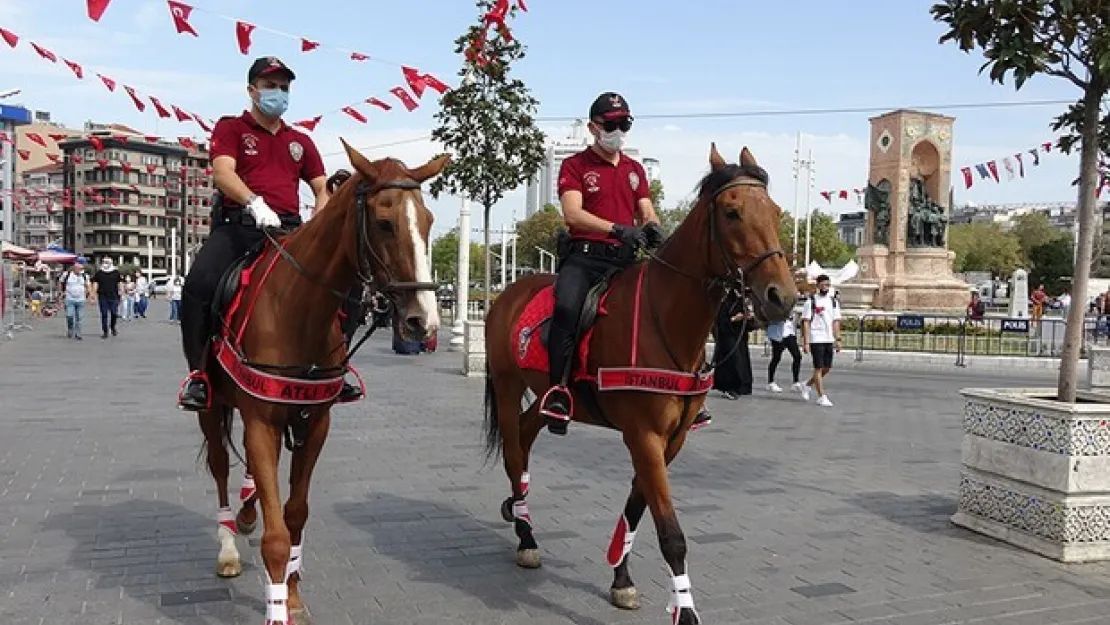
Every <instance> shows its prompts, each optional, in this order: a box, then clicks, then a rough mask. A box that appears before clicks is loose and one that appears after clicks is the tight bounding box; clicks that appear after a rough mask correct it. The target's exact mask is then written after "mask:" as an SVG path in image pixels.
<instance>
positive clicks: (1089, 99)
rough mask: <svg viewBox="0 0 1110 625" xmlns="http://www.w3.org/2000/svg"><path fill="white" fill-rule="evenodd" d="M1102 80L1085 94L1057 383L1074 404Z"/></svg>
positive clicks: (1091, 227) (1088, 262)
mask: <svg viewBox="0 0 1110 625" xmlns="http://www.w3.org/2000/svg"><path fill="white" fill-rule="evenodd" d="M1103 91H1105V89H1103V88H1102V84H1101V80H1099V79H1097V78H1092V80H1091V83H1090V84H1089V85H1088V87H1087V93H1086V95H1084V98H1083V100H1084V110H1083V127H1082V129H1081V131H1080V135H1081V137H1082V141H1083V144H1082V146H1081V152H1080V157H1079V206H1078V208H1077V211H1076V212H1077V213H1078V214H1077V216H1076V218H1077V219H1079V241H1078V248H1077V249H1076V254H1075V276H1074V277H1073V279H1072V287H1071V301H1072V305H1071V308H1070V310H1069V311H1068V320H1067V324H1068V325H1067V329H1066V330H1065V332H1064V351H1063V352H1062V353H1061V354H1060V379H1059V381H1058V382H1057V389H1056V393H1057V399H1058V400H1059V401H1063V402H1068V403H1074V402H1075V396H1076V390H1077V388H1076V387H1077V382H1078V380H1077V378H1078V375H1079V353H1080V350H1081V349H1082V347H1083V335H1084V332H1083V324H1084V319H1085V316H1086V313H1087V282H1088V280H1089V278H1090V277H1091V253H1092V250H1093V248H1094V234H1095V232H1094V231H1095V208H1096V206H1097V198H1096V197H1095V187H1096V186H1097V184H1098V179H1099V173H1098V155H1099V127H1098V126H1099V112H1100V111H1101V106H1100V105H1101V103H1102V94H1103Z"/></svg>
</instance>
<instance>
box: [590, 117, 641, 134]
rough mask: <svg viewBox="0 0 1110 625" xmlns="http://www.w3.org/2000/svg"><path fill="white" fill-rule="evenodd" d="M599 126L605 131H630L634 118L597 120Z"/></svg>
mask: <svg viewBox="0 0 1110 625" xmlns="http://www.w3.org/2000/svg"><path fill="white" fill-rule="evenodd" d="M594 124H596V125H597V126H598V127H599V128H601V129H602V130H604V131H605V132H613V131H614V130H617V129H620V131H621V132H628V131H629V130H631V129H632V118H631V117H625V118H624V119H607V120H605V121H595V122H594Z"/></svg>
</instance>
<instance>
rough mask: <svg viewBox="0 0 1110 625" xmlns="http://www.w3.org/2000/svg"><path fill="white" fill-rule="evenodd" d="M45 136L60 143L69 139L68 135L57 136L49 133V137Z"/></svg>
mask: <svg viewBox="0 0 1110 625" xmlns="http://www.w3.org/2000/svg"><path fill="white" fill-rule="evenodd" d="M47 136H49V137H50V138H51V139H53V140H54V141H62V140H64V139H68V138H69V135H63V134H58V133H53V132H52V133H50V134H49V135H47Z"/></svg>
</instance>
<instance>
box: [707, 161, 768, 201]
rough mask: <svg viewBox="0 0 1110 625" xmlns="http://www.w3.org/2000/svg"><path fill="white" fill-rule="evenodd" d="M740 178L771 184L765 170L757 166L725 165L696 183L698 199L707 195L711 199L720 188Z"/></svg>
mask: <svg viewBox="0 0 1110 625" xmlns="http://www.w3.org/2000/svg"><path fill="white" fill-rule="evenodd" d="M740 176H747V177H748V178H755V179H756V180H758V181H760V182H762V183H763V184H764V185H767V184H770V182H771V179H770V177H769V176H768V175H767V172H766V170H764V169H763V168H762V167H760V166H759V165H725V166H724V167H722V168H720V169H714V170H712V171H710V172H709V173H708V174H706V175H705V177H704V178H702V179H701V182H699V183H698V197H705V196H707V195H708V196H710V197H712V196H713V195H714V194H716V193H717V191H718V190H720V188H721V187H723V186H725V185H726V184H728V183H730V182H732V181H733V180H735V179H737V178H739V177H740Z"/></svg>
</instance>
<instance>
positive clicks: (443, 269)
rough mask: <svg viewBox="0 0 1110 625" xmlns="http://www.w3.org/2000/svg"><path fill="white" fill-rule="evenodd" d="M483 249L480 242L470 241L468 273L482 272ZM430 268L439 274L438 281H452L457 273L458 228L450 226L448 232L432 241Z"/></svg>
mask: <svg viewBox="0 0 1110 625" xmlns="http://www.w3.org/2000/svg"><path fill="white" fill-rule="evenodd" d="M483 257H484V251H483V249H482V244H481V243H475V242H471V243H470V275H472V276H476V275H478V274H480V273H481V272H482V267H483V266H484V265H485V260H484V258H483ZM432 268H433V269H434V270H435V271H436V273H438V274H439V280H440V282H453V281H454V280H455V279H456V277H457V276H458V275H459V229H458V228H452V229H451V231H450V232H448V233H447V234H445V235H443V236H441V237H439V238H438V239H436V240H435V241H433V242H432Z"/></svg>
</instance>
